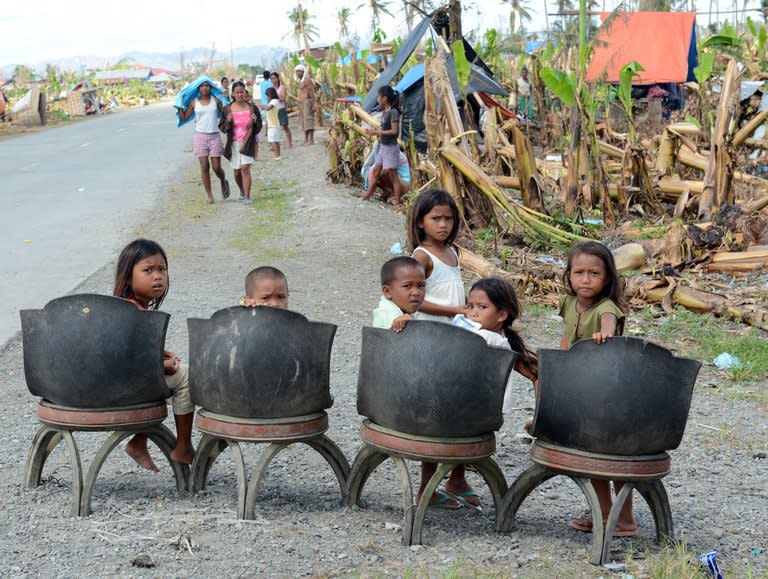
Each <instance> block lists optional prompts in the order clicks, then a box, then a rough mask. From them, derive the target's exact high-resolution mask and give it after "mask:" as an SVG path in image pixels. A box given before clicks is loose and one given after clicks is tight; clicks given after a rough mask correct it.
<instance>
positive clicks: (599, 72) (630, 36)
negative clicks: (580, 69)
mask: <svg viewBox="0 0 768 579" xmlns="http://www.w3.org/2000/svg"><path fill="white" fill-rule="evenodd" d="M609 16H610V14H609V13H607V12H602V13H601V14H600V18H601V19H602V20H603V22H605V21H606V20H607V19H608V17H609ZM633 60H635V61H637V62H638V63H639V64H640V65H641V66H642V67H643V68H644V69H645V70H644V71H642V72H640V73H639V75H638V76H636V77H635V78H634V79H633V80H632V84H634V85H644V84H661V83H679V82H689V81H693V80H695V77H694V75H693V69H694V68H695V67H696V66H697V65H698V53H697V52H696V14H695V13H694V12H627V13H622V14H619V15H618V16H615V17H614V18H613V20H612V21H611V22H609V23H608V24H607V26H605V27H604V28H601V29H600V31H599V32H598V34H597V42H595V51H594V53H593V54H592V59H591V60H590V62H589V68H588V69H587V82H597V81H602V82H611V83H618V82H619V71H620V70H621V67H623V66H624V65H625V64H628V63H630V62H632V61H633Z"/></svg>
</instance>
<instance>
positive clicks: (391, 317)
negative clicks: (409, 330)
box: [373, 256, 427, 332]
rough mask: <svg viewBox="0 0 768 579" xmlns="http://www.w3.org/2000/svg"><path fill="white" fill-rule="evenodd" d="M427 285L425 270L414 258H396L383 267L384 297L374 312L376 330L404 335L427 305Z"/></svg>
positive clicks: (382, 285)
mask: <svg viewBox="0 0 768 579" xmlns="http://www.w3.org/2000/svg"><path fill="white" fill-rule="evenodd" d="M426 284H427V282H426V277H425V276H424V268H423V267H422V265H421V264H420V263H419V262H418V261H416V260H415V259H413V258H412V257H406V256H400V257H393V258H392V259H390V260H389V261H388V262H386V263H385V264H384V265H383V266H381V291H382V293H383V294H384V295H382V296H381V300H379V305H378V306H377V307H376V309H375V310H373V327H374V328H387V329H389V328H392V329H393V330H394V331H396V332H401V331H402V330H403V328H404V327H405V324H407V323H408V321H409V320H412V319H413V314H414V313H416V310H418V309H419V306H420V305H421V302H423V301H424V289H425V287H426Z"/></svg>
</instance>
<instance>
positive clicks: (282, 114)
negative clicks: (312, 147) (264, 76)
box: [269, 72, 293, 149]
mask: <svg viewBox="0 0 768 579" xmlns="http://www.w3.org/2000/svg"><path fill="white" fill-rule="evenodd" d="M269 80H270V82H271V83H272V87H273V88H274V89H275V90H276V91H277V100H278V101H280V106H279V108H278V109H277V118H278V120H279V121H280V127H281V128H282V129H283V131H285V136H286V138H287V139H288V148H289V149H292V148H293V137H292V136H291V129H290V128H288V109H287V108H285V85H284V84H283V83H282V81H281V80H280V75H279V74H277V73H276V72H273V73H272V74H270V75H269Z"/></svg>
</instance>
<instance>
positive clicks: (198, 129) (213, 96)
mask: <svg viewBox="0 0 768 579" xmlns="http://www.w3.org/2000/svg"><path fill="white" fill-rule="evenodd" d="M222 99H223V100H222ZM227 103H228V101H227V100H226V98H225V97H223V95H222V90H221V89H220V88H219V87H218V86H215V84H214V83H213V81H211V80H210V79H209V78H208V77H200V78H198V79H197V80H196V81H195V82H193V83H192V84H191V85H189V86H187V87H186V88H185V89H183V90H182V91H181V92H180V93H179V96H178V97H177V99H176V102H175V103H174V106H175V107H176V111H177V114H178V117H179V126H181V125H183V124H184V123H185V122H187V121H189V120H192V119H193V118H194V119H195V138H194V141H193V142H192V152H193V153H194V155H195V157H197V158H198V160H199V161H200V176H201V178H202V181H203V187H204V188H205V194H206V195H207V196H208V203H213V202H214V200H213V192H212V190H211V173H210V171H211V167H213V172H214V173H215V174H216V176H217V177H218V178H219V181H220V182H221V196H222V197H223V198H224V199H226V198H227V197H229V182H228V181H227V180H226V178H225V175H224V170H223V169H222V168H221V155H222V153H223V152H224V146H223V145H222V143H221V136H220V135H219V117H220V116H221V111H222V109H223V107H224V105H226V104H227ZM209 159H210V161H209Z"/></svg>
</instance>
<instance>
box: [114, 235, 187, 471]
mask: <svg viewBox="0 0 768 579" xmlns="http://www.w3.org/2000/svg"><path fill="white" fill-rule="evenodd" d="M168 284H169V279H168V258H167V257H166V255H165V251H163V248H162V247H160V245H159V244H157V243H156V242H154V241H150V240H148V239H137V240H135V241H132V242H131V243H129V244H128V245H126V246H125V248H124V249H123V251H122V252H121V253H120V257H119V258H118V260H117V268H116V270H115V287H114V290H113V292H112V293H113V295H115V296H117V297H119V298H124V299H126V300H128V301H130V302H133V303H134V304H136V305H137V306H138V307H139V308H140V309H142V310H156V309H158V308H159V307H160V304H162V303H163V300H164V299H165V296H166V295H167V294H168ZM163 367H164V369H165V383H166V385H167V386H168V389H169V390H170V391H171V392H172V398H171V400H172V402H173V417H174V419H175V421H176V447H175V448H174V449H173V450H172V451H171V458H172V459H173V460H175V461H176V462H181V463H184V464H192V458H193V456H194V448H193V447H192V420H193V418H194V412H195V407H194V405H193V404H192V399H191V397H190V394H189V370H188V368H187V366H183V365H182V364H181V360H180V359H179V357H178V356H176V354H174V353H173V352H164V360H163ZM125 451H126V452H127V453H128V456H130V457H131V458H132V459H133V460H135V461H136V463H137V464H138V465H139V466H141V467H143V468H146V469H148V470H153V471H155V472H157V471H159V470H160V469H158V468H157V465H156V464H155V463H154V461H153V460H152V457H151V456H150V455H149V450H148V449H147V435H146V434H135V435H134V436H133V438H131V440H130V441H129V442H128V444H127V445H126V447H125Z"/></svg>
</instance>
